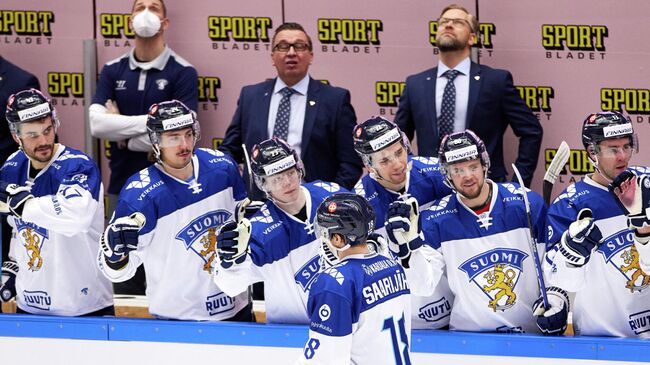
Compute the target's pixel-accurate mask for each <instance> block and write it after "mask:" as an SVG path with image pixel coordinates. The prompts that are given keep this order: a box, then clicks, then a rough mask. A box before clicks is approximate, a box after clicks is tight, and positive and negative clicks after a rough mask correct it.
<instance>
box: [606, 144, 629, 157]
mask: <svg viewBox="0 0 650 365" xmlns="http://www.w3.org/2000/svg"><path fill="white" fill-rule="evenodd" d="M634 152H635V151H634V147H633V146H632V145H629V144H626V145H625V146H622V147H618V146H599V147H598V154H599V155H600V156H601V157H603V158H616V156H618V155H619V154H623V156H624V157H626V158H627V157H630V156H632V153H634Z"/></svg>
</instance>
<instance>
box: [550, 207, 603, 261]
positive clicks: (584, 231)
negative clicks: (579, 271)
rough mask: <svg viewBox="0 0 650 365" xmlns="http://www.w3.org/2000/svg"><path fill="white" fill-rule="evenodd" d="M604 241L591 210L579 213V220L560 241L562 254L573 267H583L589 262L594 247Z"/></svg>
mask: <svg viewBox="0 0 650 365" xmlns="http://www.w3.org/2000/svg"><path fill="white" fill-rule="evenodd" d="M602 239H603V235H602V233H600V229H598V227H597V226H596V225H595V224H594V219H593V216H592V213H591V210H590V209H583V210H581V211H580V212H579V213H578V219H577V220H576V221H575V222H573V223H571V225H569V229H567V230H566V232H564V234H563V235H562V239H561V240H560V253H562V255H563V256H564V257H565V258H566V260H567V261H568V262H569V263H570V264H572V265H573V266H577V267H579V266H583V265H585V264H586V263H587V262H589V257H590V256H591V252H592V251H593V250H594V247H596V246H598V245H599V244H600V241H601V240H602Z"/></svg>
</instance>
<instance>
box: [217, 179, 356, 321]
mask: <svg viewBox="0 0 650 365" xmlns="http://www.w3.org/2000/svg"><path fill="white" fill-rule="evenodd" d="M301 189H302V191H303V193H304V194H305V195H306V198H307V199H306V201H307V207H306V211H307V221H306V222H303V221H300V220H298V219H297V218H296V217H294V216H293V215H291V214H287V213H286V212H285V211H283V210H282V209H280V208H278V207H277V206H276V205H275V204H273V203H272V202H271V201H269V202H267V203H266V204H265V205H264V206H263V207H262V208H261V209H260V210H259V211H258V212H257V213H256V214H255V215H254V216H253V217H252V218H251V224H252V232H251V238H250V254H249V255H247V256H246V260H245V261H244V262H243V263H241V264H236V265H233V266H231V267H230V268H228V269H224V268H223V267H221V266H217V267H216V269H215V276H214V281H215V283H217V285H219V287H220V288H222V289H223V290H224V291H225V292H226V293H228V294H230V295H236V294H238V293H241V292H242V291H244V290H246V289H247V288H248V286H249V285H251V284H253V283H256V282H260V281H264V302H265V309H266V321H267V322H268V323H294V324H307V323H309V317H307V298H308V295H309V288H310V286H311V284H312V282H313V281H314V279H315V278H316V274H318V272H319V271H320V270H321V262H320V252H321V248H320V241H319V240H318V238H317V237H316V235H315V232H314V219H315V217H316V209H317V208H318V206H319V205H320V203H321V202H322V201H323V200H324V199H325V198H327V197H328V196H330V195H332V194H333V193H336V192H342V191H344V189H342V188H341V187H339V185H337V184H334V183H326V182H321V181H315V182H311V183H304V184H302V187H301Z"/></svg>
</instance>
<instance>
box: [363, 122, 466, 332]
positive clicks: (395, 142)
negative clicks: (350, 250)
mask: <svg viewBox="0 0 650 365" xmlns="http://www.w3.org/2000/svg"><path fill="white" fill-rule="evenodd" d="M352 138H353V140H354V149H355V150H356V151H357V153H358V154H359V156H361V160H362V161H363V163H364V165H365V166H366V168H367V169H368V171H369V172H370V173H369V174H368V175H366V176H364V177H363V178H361V180H359V182H358V183H357V185H356V186H355V187H354V192H355V193H357V194H359V195H361V196H363V197H365V198H367V199H368V202H369V203H370V205H371V206H372V208H373V210H374V211H375V215H376V216H377V218H376V225H375V228H376V232H377V233H378V234H381V235H382V236H385V228H384V221H385V218H386V213H387V211H388V208H389V206H390V204H391V203H393V202H395V201H405V202H406V201H409V202H410V201H413V200H414V201H415V202H417V204H418V206H419V210H420V211H422V210H424V209H427V208H428V207H430V206H431V204H433V202H434V201H435V200H438V199H440V198H443V197H444V196H446V195H449V194H451V193H452V191H451V189H449V187H448V186H447V185H446V184H445V182H444V178H443V177H442V174H441V172H440V164H438V159H437V158H435V157H416V156H411V155H410V151H409V149H410V145H409V143H408V140H407V139H406V136H404V134H403V133H402V132H401V131H400V130H399V127H397V125H395V124H394V123H392V122H391V121H389V120H386V119H384V118H382V117H373V118H370V119H368V120H366V121H365V122H363V123H361V124H359V125H357V126H356V127H355V128H354V132H353V137H352ZM428 249H429V248H428V247H424V249H423V250H417V251H416V252H417V254H416V255H412V253H411V252H408V251H405V252H402V254H404V255H405V256H403V257H399V256H400V252H398V251H396V250H395V246H392V247H391V251H393V252H394V253H395V255H390V253H389V252H384V251H387V250H382V248H381V247H380V248H379V249H378V250H377V251H379V252H380V253H382V254H386V255H388V256H392V257H399V259H401V260H405V261H407V262H410V261H411V260H417V259H419V258H416V257H415V256H420V258H424V259H426V251H427V250H428ZM405 266H408V265H405ZM406 274H407V275H411V274H410V271H409V270H408V269H407V270H406ZM414 275H415V277H409V281H410V282H411V284H412V285H411V290H412V294H413V296H412V298H411V303H412V306H413V307H412V310H411V324H412V326H413V328H414V329H440V328H446V327H447V325H448V324H449V314H450V309H451V304H452V303H453V301H454V298H453V294H452V293H451V291H450V290H449V286H448V285H447V279H446V278H443V279H442V280H441V282H440V285H438V286H437V287H436V289H435V292H433V293H430V291H429V290H427V292H426V293H420V292H419V290H418V289H419V288H418V287H417V284H418V279H420V278H421V277H422V275H421V273H420V272H416V273H415V274H414Z"/></svg>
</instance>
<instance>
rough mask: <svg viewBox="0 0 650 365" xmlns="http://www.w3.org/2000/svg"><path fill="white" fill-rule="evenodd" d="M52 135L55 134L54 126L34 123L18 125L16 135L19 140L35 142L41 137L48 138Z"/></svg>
mask: <svg viewBox="0 0 650 365" xmlns="http://www.w3.org/2000/svg"><path fill="white" fill-rule="evenodd" d="M53 133H56V128H55V126H54V124H50V125H48V126H43V125H41V124H35V123H20V124H19V125H18V133H16V135H17V136H18V137H19V138H21V139H25V140H36V139H39V138H40V137H41V136H45V137H49V136H50V135H52V134H53Z"/></svg>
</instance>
